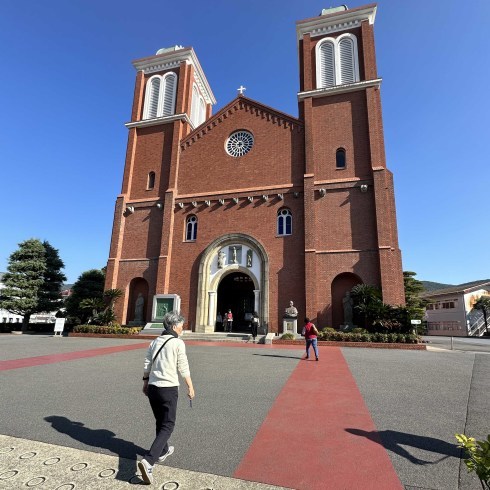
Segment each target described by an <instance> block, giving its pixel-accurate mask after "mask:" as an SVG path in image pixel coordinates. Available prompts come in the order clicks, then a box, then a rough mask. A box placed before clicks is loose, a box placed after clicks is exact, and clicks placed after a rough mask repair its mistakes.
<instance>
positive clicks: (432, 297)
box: [421, 280, 490, 337]
mask: <svg viewBox="0 0 490 490" xmlns="http://www.w3.org/2000/svg"><path fill="white" fill-rule="evenodd" d="M421 296H422V297H423V298H425V299H427V300H428V301H429V304H428V305H427V307H426V313H425V319H426V320H427V333H428V335H451V336H453V337H456V336H461V337H466V336H474V337H479V336H481V335H483V333H484V332H485V322H484V318H483V313H482V311H480V310H476V309H474V308H473V305H474V304H475V302H476V301H477V300H478V299H479V298H480V297H482V296H489V297H490V280H483V281H474V282H469V283H465V284H460V285H458V286H451V287H447V288H443V289H438V290H435V291H427V292H425V293H423V294H422V295H421ZM489 320H490V318H489Z"/></svg>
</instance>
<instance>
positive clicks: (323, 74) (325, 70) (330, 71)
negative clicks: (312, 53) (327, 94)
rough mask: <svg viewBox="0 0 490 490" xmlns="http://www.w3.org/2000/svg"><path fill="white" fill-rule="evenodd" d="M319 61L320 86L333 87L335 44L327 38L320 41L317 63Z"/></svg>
mask: <svg viewBox="0 0 490 490" xmlns="http://www.w3.org/2000/svg"><path fill="white" fill-rule="evenodd" d="M318 62H319V63H320V70H319V75H320V76H319V82H320V85H319V86H320V87H333V86H334V85H335V45H334V43H333V42H332V41H330V40H327V41H324V42H322V43H321V45H320V48H319V50H318V58H317V63H318Z"/></svg>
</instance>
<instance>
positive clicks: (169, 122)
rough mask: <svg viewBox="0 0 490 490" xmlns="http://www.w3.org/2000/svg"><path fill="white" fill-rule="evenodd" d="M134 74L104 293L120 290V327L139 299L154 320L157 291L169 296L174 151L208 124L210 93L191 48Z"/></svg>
mask: <svg viewBox="0 0 490 490" xmlns="http://www.w3.org/2000/svg"><path fill="white" fill-rule="evenodd" d="M133 66H134V67H135V69H136V70H137V75H136V84H135V90H134V99H133V107H132V113H131V121H130V122H129V123H127V124H126V127H127V128H128V129H129V135H128V145H127V152H126V162H125V167H124V177H123V184H122V189H121V194H119V196H118V197H117V200H116V206H115V211H114V224H113V228H112V236H111V246H110V253H109V260H108V263H107V274H106V283H105V288H106V289H110V288H119V289H121V290H122V291H123V292H124V296H123V297H122V298H121V300H120V301H119V302H117V303H116V315H117V318H118V319H119V321H120V322H121V323H123V324H127V323H130V322H132V321H134V320H135V318H134V315H135V311H134V306H133V305H134V304H135V302H136V300H137V298H138V297H140V295H141V296H142V297H143V299H144V307H143V315H142V318H143V321H147V320H148V319H150V318H151V315H152V312H151V308H152V298H153V296H154V295H155V293H156V291H158V292H159V293H163V294H165V293H167V292H168V283H169V281H168V277H169V274H170V263H171V256H172V245H171V244H172V239H173V229H174V227H173V220H174V213H173V207H174V197H175V192H176V182H177V176H178V165H179V147H180V145H179V143H180V141H181V140H182V139H183V138H185V136H187V135H188V134H189V133H190V132H191V131H192V130H193V129H194V128H196V127H197V126H199V125H200V124H201V123H202V122H203V121H204V120H206V119H207V118H209V117H210V116H211V112H212V111H211V109H212V105H213V104H215V103H216V100H215V98H214V95H213V92H212V91H211V88H210V86H209V84H208V81H207V79H206V77H205V75H204V72H203V70H202V68H201V65H200V63H199V61H198V59H197V56H196V54H195V52H194V50H193V49H192V48H183V47H182V46H174V47H171V48H166V49H160V50H159V51H158V52H157V53H156V55H155V56H151V57H148V58H143V59H139V60H136V61H134V62H133Z"/></svg>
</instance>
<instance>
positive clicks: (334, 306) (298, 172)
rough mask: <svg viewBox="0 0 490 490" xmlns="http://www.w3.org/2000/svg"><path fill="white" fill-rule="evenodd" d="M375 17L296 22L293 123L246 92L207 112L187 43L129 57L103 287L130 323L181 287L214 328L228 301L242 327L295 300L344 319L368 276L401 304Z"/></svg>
mask: <svg viewBox="0 0 490 490" xmlns="http://www.w3.org/2000/svg"><path fill="white" fill-rule="evenodd" d="M375 16H376V6H375V5H368V6H366V7H360V8H355V9H352V10H346V8H345V7H339V8H333V9H327V10H324V11H323V12H322V15H320V16H318V17H314V18H311V19H307V20H304V21H301V22H298V23H297V29H296V31H297V39H298V53H299V79H300V91H299V93H298V106H299V107H298V112H299V117H298V118H296V117H293V116H290V115H287V114H284V113H282V112H279V111H277V110H275V109H273V108H270V107H268V106H266V105H264V104H262V103H260V102H257V101H254V100H252V99H250V98H248V97H246V96H244V95H243V88H242V87H240V89H239V91H240V94H239V95H238V97H237V98H235V99H234V100H232V101H231V102H230V103H229V104H227V105H226V106H225V107H223V108H222V109H221V110H219V111H218V112H217V113H216V114H215V115H212V110H211V109H212V105H213V104H215V99H214V95H213V92H212V90H211V87H210V86H209V84H208V82H207V79H206V76H205V74H204V71H203V69H202V68H201V66H200V64H199V61H198V59H197V56H196V54H195V52H194V50H193V49H192V48H183V47H181V46H174V47H172V48H168V49H162V50H159V51H158V52H157V54H156V55H155V56H151V57H149V58H144V59H141V60H137V61H135V62H134V63H133V64H134V66H135V68H136V70H137V76H136V85H135V91H134V100H133V109H132V114H131V121H130V122H129V123H127V124H126V126H127V127H128V129H129V138H128V148H127V157H126V164H125V169H124V176H123V185H122V190H121V194H120V195H119V196H118V198H117V201H116V207H115V214H114V225H113V231H112V240H111V248H110V256H109V261H108V266H107V276H106V285H105V286H106V289H108V288H120V289H122V290H123V291H124V297H123V298H122V299H121V301H119V302H118V303H117V304H116V310H117V311H116V312H117V315H118V318H119V320H120V321H121V322H122V323H129V322H130V321H133V320H135V304H136V300H137V298H138V297H143V298H144V318H143V320H144V321H145V322H149V321H151V320H152V318H153V317H154V316H155V306H154V300H155V297H156V296H157V295H166V294H177V295H179V297H180V298H181V305H180V306H181V310H182V312H183V313H184V314H185V315H186V316H187V317H188V319H189V324H188V327H189V328H191V329H192V330H196V331H213V330H214V329H215V321H216V316H217V314H218V312H224V311H225V310H227V309H229V308H230V309H231V310H232V311H233V313H234V319H235V328H236V327H238V328H239V327H240V326H243V323H242V322H244V319H245V314H246V313H249V312H252V311H254V310H255V311H257V312H258V314H259V317H260V320H261V324H262V325H265V326H267V327H268V329H269V331H274V332H279V331H281V329H282V316H283V313H284V309H285V308H286V307H287V306H288V304H289V301H290V300H293V301H294V303H295V306H296V307H297V309H298V310H299V318H300V322H301V320H302V318H303V317H304V316H305V315H308V316H310V317H311V318H314V319H315V321H316V322H317V324H318V325H319V326H320V327H325V326H334V327H338V326H339V325H341V324H342V323H343V320H344V318H343V306H342V298H343V297H344V296H345V293H346V291H348V290H350V289H351V288H352V287H353V286H354V285H356V284H360V283H368V284H373V285H376V286H379V287H380V289H381V290H382V293H383V300H384V301H385V302H386V303H390V304H403V303H404V291H403V276H402V267H401V254H400V250H399V248H398V237H397V227H396V217H395V203H394V191H393V180H392V174H391V173H390V172H389V171H388V170H387V168H386V162H385V151H384V141H383V127H382V116H381V100H380V85H381V79H380V78H379V77H378V74H377V69H376V56H375V47H374V32H373V24H374V19H375ZM291 56H296V53H291ZM225 69H232V67H231V66H227V67H226V68H225ZM264 75H265V74H264ZM272 75H273V76H276V75H277V76H280V74H272ZM138 311H139V310H138Z"/></svg>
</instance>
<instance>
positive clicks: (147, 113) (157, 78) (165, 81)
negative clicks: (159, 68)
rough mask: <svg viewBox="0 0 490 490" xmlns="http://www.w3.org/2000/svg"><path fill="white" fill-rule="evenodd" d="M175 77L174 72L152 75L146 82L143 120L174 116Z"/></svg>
mask: <svg viewBox="0 0 490 490" xmlns="http://www.w3.org/2000/svg"><path fill="white" fill-rule="evenodd" d="M176 93H177V75H176V74H175V73H174V72H169V73H165V75H154V76H152V77H151V78H149V79H148V81H147V82H146V92H145V108H144V111H143V119H154V118H155V117H163V116H171V115H172V114H175V96H176Z"/></svg>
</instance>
